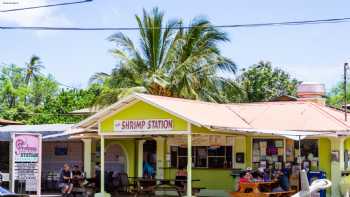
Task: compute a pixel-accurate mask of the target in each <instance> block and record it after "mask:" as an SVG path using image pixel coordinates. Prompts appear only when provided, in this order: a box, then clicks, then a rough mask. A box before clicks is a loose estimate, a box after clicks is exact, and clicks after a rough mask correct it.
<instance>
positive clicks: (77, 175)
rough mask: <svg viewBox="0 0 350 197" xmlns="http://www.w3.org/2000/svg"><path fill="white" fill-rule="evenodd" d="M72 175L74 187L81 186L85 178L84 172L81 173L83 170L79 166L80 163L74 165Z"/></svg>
mask: <svg viewBox="0 0 350 197" xmlns="http://www.w3.org/2000/svg"><path fill="white" fill-rule="evenodd" d="M72 176H73V179H72V181H73V186H74V187H81V184H82V182H83V180H84V177H83V174H82V173H81V171H80V170H79V166H78V165H74V167H73V171H72Z"/></svg>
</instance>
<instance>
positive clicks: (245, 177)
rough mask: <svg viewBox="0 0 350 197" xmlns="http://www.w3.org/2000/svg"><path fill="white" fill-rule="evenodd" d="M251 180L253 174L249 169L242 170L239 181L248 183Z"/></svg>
mask: <svg viewBox="0 0 350 197" xmlns="http://www.w3.org/2000/svg"><path fill="white" fill-rule="evenodd" d="M252 181H253V176H252V174H251V172H250V171H244V172H242V173H241V174H240V178H239V182H240V183H248V182H252Z"/></svg>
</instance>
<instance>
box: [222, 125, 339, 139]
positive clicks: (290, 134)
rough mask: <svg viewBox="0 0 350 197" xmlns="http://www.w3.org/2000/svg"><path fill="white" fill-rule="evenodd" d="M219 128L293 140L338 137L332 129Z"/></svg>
mask: <svg viewBox="0 0 350 197" xmlns="http://www.w3.org/2000/svg"><path fill="white" fill-rule="evenodd" d="M216 129H218V130H229V131H231V132H233V133H241V134H265V135H276V136H281V137H286V138H289V139H292V140H302V139H305V138H306V137H320V136H327V137H336V136H337V135H338V134H337V132H332V131H322V132H316V131H279V130H258V129H235V128H216Z"/></svg>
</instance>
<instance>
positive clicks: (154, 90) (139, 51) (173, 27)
mask: <svg viewBox="0 0 350 197" xmlns="http://www.w3.org/2000/svg"><path fill="white" fill-rule="evenodd" d="M163 18H164V16H163V13H162V12H160V11H159V9H157V8H154V9H153V10H152V11H151V12H150V13H148V12H146V11H144V12H143V15H142V17H140V16H138V15H137V16H136V21H137V23H138V26H139V28H140V30H139V38H140V42H139V43H138V44H139V47H137V46H136V45H135V44H134V43H133V41H132V40H131V39H130V38H128V37H127V35H125V34H123V33H116V34H114V35H112V36H110V38H109V40H110V41H111V42H113V43H115V44H116V47H115V48H114V49H113V50H112V53H113V55H115V56H116V58H117V60H118V62H119V63H118V66H117V67H116V68H115V69H113V70H112V72H111V74H106V73H96V74H95V75H94V76H92V78H91V81H92V82H95V83H100V84H101V83H102V84H103V86H104V91H103V92H102V95H101V98H99V99H98V100H97V101H98V102H99V104H102V105H103V104H110V103H113V102H115V101H117V100H118V99H119V98H120V97H122V96H124V95H127V94H128V93H131V92H133V91H141V92H147V93H150V94H154V95H162V96H172V97H181V98H190V99H201V100H207V101H213V102H224V101H226V97H225V96H224V95H223V94H222V93H221V92H222V91H223V88H224V87H225V86H227V85H228V86H229V85H231V83H232V81H229V80H227V79H225V78H222V77H219V75H218V71H226V72H229V73H231V74H232V73H234V72H235V71H236V66H235V64H234V63H233V62H232V61H231V60H229V59H228V58H226V57H223V56H222V55H221V54H220V50H219V48H218V46H217V45H218V43H221V42H227V41H228V38H227V35H226V34H225V33H223V32H221V31H219V30H218V29H216V28H215V27H214V26H213V25H212V24H211V23H210V22H209V21H208V20H206V19H203V18H195V19H194V20H193V22H192V23H191V24H189V26H191V28H189V29H185V28H182V22H181V21H180V20H173V21H168V22H167V23H166V24H165V22H164V19H163ZM232 90H233V89H232Z"/></svg>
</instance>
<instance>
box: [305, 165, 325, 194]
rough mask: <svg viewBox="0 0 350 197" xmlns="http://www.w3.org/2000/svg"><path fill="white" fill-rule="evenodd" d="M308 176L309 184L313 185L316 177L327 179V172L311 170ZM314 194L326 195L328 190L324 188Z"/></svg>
mask: <svg viewBox="0 0 350 197" xmlns="http://www.w3.org/2000/svg"><path fill="white" fill-rule="evenodd" d="M307 178H308V181H309V184H310V185H311V183H312V181H314V180H316V179H325V178H327V177H326V172H324V171H309V172H308V173H307ZM313 195H315V196H319V197H326V195H327V192H326V190H324V189H323V190H320V191H319V192H317V193H315V194H313Z"/></svg>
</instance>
